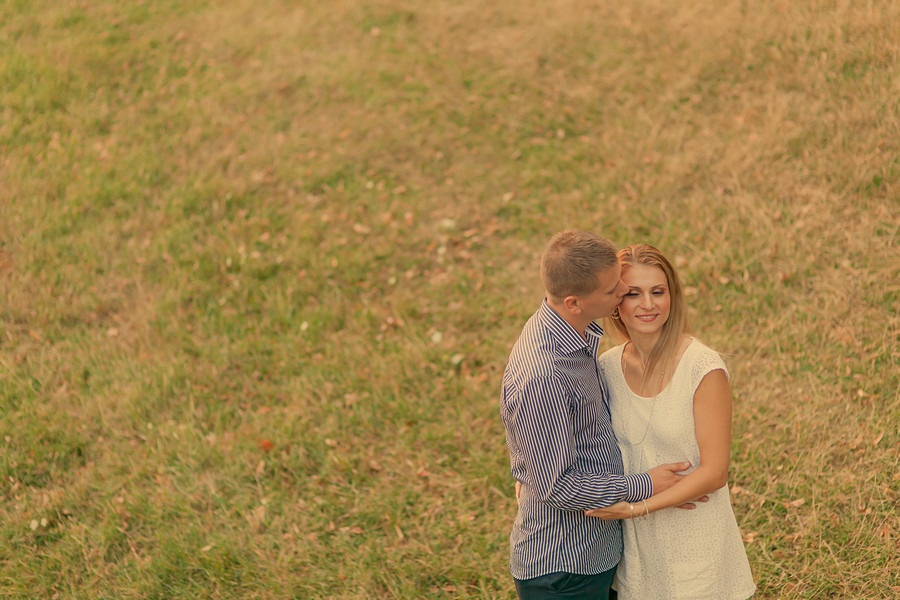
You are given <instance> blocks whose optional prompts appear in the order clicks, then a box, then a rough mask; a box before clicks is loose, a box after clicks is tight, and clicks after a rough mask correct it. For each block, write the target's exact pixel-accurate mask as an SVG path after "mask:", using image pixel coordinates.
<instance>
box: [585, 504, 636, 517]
mask: <svg viewBox="0 0 900 600" xmlns="http://www.w3.org/2000/svg"><path fill="white" fill-rule="evenodd" d="M584 514H585V515H587V516H588V517H597V518H598V519H603V520H605V521H610V520H612V519H630V518H632V517H639V516H641V515H642V514H644V506H643V505H642V504H641V503H640V502H638V503H637V504H629V503H628V502H616V503H615V504H612V505H610V506H604V507H603V508H592V509H591V510H586V511H584Z"/></svg>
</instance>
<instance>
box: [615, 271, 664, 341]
mask: <svg viewBox="0 0 900 600" xmlns="http://www.w3.org/2000/svg"><path fill="white" fill-rule="evenodd" d="M622 282H623V283H624V284H625V285H626V286H627V287H628V291H627V292H626V293H625V297H624V298H622V303H621V304H620V305H619V318H621V319H622V323H623V324H624V325H625V328H626V329H627V330H628V334H629V335H630V336H631V337H632V338H633V337H635V336H636V335H658V334H659V332H660V331H661V330H662V327H663V325H665V323H666V321H668V320H669V308H670V307H671V304H672V297H671V296H670V295H669V282H668V281H666V274H665V273H663V271H662V269H660V268H659V267H651V266H648V265H629V266H626V267H625V269H624V270H623V271H622Z"/></svg>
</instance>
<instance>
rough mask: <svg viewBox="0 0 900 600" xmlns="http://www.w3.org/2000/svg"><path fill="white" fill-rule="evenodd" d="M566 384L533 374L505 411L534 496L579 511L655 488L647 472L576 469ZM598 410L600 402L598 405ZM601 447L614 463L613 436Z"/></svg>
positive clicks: (631, 498)
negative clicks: (627, 472)
mask: <svg viewBox="0 0 900 600" xmlns="http://www.w3.org/2000/svg"><path fill="white" fill-rule="evenodd" d="M569 396H570V394H569V393H568V392H567V390H566V389H565V387H564V386H563V385H562V384H561V382H560V381H559V380H558V379H555V378H553V377H543V378H535V379H532V380H531V381H529V382H527V383H526V384H525V386H524V387H523V388H521V389H520V390H519V397H518V399H517V400H518V401H517V402H516V403H515V406H514V407H513V410H512V411H511V412H510V414H509V419H510V423H509V424H510V425H511V428H512V432H513V434H514V436H515V438H516V442H517V446H518V448H519V452H520V459H521V460H522V463H523V464H522V467H523V468H524V477H523V483H525V484H526V485H528V486H530V487H531V488H532V490H533V492H534V494H535V496H536V497H537V498H538V499H539V500H540V501H542V502H544V503H545V504H548V505H550V506H552V507H554V508H557V509H559V510H567V511H583V510H587V509H590V508H598V507H602V506H608V505H610V504H614V503H616V502H619V501H621V500H626V501H629V502H637V501H640V500H643V499H646V498H649V497H650V496H651V494H652V492H653V486H652V483H651V480H650V476H649V475H647V474H646V473H638V474H634V475H618V474H613V473H591V472H585V471H583V470H579V468H577V467H576V460H575V454H576V449H575V431H574V430H575V423H574V422H573V418H572V414H571V412H570V410H569ZM598 409H600V407H599V406H598ZM605 446H612V447H601V448H599V451H600V452H601V453H606V456H605V457H604V458H607V459H609V460H604V462H607V463H610V462H612V456H613V453H614V452H616V451H617V448H615V447H614V446H615V440H614V439H613V438H612V436H611V435H610V438H609V440H608V444H605Z"/></svg>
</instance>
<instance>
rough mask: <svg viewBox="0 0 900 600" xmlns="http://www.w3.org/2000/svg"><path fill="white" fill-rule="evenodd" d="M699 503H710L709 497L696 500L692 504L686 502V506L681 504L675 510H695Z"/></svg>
mask: <svg viewBox="0 0 900 600" xmlns="http://www.w3.org/2000/svg"><path fill="white" fill-rule="evenodd" d="M697 502H709V496H700V497H699V498H697V499H696V500H693V501H691V502H685V503H684V504H679V505H678V506H676V507H675V508H683V509H685V510H694V509H695V508H697V504H696V503H697Z"/></svg>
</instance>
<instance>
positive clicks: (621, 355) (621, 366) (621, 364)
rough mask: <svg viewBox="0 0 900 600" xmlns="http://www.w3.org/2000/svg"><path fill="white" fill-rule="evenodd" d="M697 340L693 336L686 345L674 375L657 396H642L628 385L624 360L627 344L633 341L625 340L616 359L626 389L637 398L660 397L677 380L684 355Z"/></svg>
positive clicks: (650, 398) (673, 372)
mask: <svg viewBox="0 0 900 600" xmlns="http://www.w3.org/2000/svg"><path fill="white" fill-rule="evenodd" d="M696 342H697V338H695V337H692V338H691V341H690V343H689V344H688V345H687V346H686V347H685V349H684V352H682V353H681V356H679V357H678V364H676V365H675V369H674V370H673V371H672V376H671V377H669V380H668V381H667V382H666V385H664V386H663V388H662V389H661V390H659V392H658V393H657V394H656V395H655V396H641V395H640V394H638V393H637V392H635V391H634V390H633V389H631V386H630V385H628V379H626V378H625V368H624V367H625V364H624V361H625V346H627V345H628V344H629V343H631V340H629V341H627V342H625V343H624V344H622V345H621V346H619V360H617V361H616V362H617V363H618V369H619V376H620V377H621V378H622V382H623V383H624V384H625V389H627V390H628V393H629V394H631V395H632V396H634V397H635V398H640V399H641V400H654V399H656V398H659V397H660V396H662V395H663V394H665V393H666V392H667V391H668V389H669V388H670V387H671V386H672V381H674V380H675V375H677V374H678V370H679V369H681V365H682V364H683V363H684V357H685V356H687V353H688V352H689V351H690V349H691V348H692V347H693V346H694V344H695V343H696Z"/></svg>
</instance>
